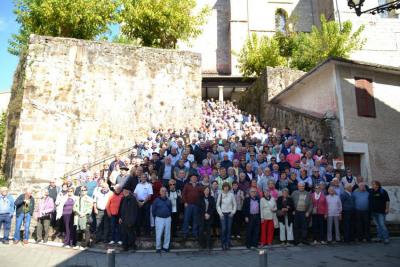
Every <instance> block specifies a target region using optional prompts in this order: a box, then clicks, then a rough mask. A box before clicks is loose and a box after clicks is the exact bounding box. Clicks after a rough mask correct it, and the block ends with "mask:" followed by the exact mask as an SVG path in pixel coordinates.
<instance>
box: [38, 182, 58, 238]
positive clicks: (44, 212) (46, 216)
mask: <svg viewBox="0 0 400 267" xmlns="http://www.w3.org/2000/svg"><path fill="white" fill-rule="evenodd" d="M54 210H55V205H54V201H53V199H52V198H51V197H50V196H49V190H48V189H44V190H43V191H42V196H41V198H40V199H39V203H38V210H37V212H36V219H37V227H36V242H37V243H39V242H43V243H47V241H48V240H49V227H50V220H51V216H52V214H53V211H54ZM43 232H44V238H42V237H43Z"/></svg>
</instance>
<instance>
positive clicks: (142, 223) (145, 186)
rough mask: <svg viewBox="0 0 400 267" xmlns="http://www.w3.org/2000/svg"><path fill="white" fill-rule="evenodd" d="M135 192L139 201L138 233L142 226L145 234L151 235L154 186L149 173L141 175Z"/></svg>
mask: <svg viewBox="0 0 400 267" xmlns="http://www.w3.org/2000/svg"><path fill="white" fill-rule="evenodd" d="M133 194H134V195H135V198H136V199H137V201H138V206H139V209H138V225H137V228H136V234H137V235H138V236H139V235H140V230H141V228H143V229H144V235H145V236H150V200H151V196H152V195H153V186H152V185H151V184H150V183H149V182H148V181H147V174H145V173H143V174H142V175H141V176H140V183H138V184H137V186H136V188H135V190H134V192H133Z"/></svg>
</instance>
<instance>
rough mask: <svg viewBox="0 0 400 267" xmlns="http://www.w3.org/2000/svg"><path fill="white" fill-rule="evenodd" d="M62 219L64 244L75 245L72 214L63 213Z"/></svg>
mask: <svg viewBox="0 0 400 267" xmlns="http://www.w3.org/2000/svg"><path fill="white" fill-rule="evenodd" d="M63 221H64V227H65V237H64V245H68V246H73V245H75V236H76V234H75V227H74V215H73V214H64V215H63Z"/></svg>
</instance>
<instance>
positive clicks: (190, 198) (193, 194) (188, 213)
mask: <svg viewBox="0 0 400 267" xmlns="http://www.w3.org/2000/svg"><path fill="white" fill-rule="evenodd" d="M202 191H203V187H202V186H201V185H199V184H198V183H197V175H195V174H191V175H190V182H189V183H187V184H185V186H184V188H183V192H182V200H183V203H184V206H185V213H184V218H183V226H182V232H183V238H184V239H186V238H187V236H188V234H189V223H190V221H191V222H192V231H193V237H195V238H196V237H197V236H198V231H199V226H198V225H199V218H198V216H199V207H198V204H199V201H200V197H201V194H202Z"/></svg>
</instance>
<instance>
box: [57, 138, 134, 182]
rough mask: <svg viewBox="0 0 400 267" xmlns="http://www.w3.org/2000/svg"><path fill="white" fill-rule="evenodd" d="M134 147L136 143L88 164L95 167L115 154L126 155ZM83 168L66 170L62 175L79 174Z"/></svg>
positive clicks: (65, 176)
mask: <svg viewBox="0 0 400 267" xmlns="http://www.w3.org/2000/svg"><path fill="white" fill-rule="evenodd" d="M134 148H136V145H135V146H132V147H129V148H126V149H124V150H121V151H119V152H116V153H112V154H110V155H108V156H106V157H104V158H101V159H98V160H96V161H94V162H93V163H90V164H88V167H89V168H93V167H96V166H98V165H100V164H104V163H105V162H106V161H107V160H110V159H112V158H113V157H114V155H115V154H118V155H124V154H126V153H128V152H130V151H132V150H133V149H134ZM81 170H82V167H79V168H76V169H74V170H72V171H69V172H66V173H65V174H64V175H63V176H62V177H63V178H64V179H65V178H67V177H68V176H72V175H75V174H78V173H79V172H80V171H81Z"/></svg>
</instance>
